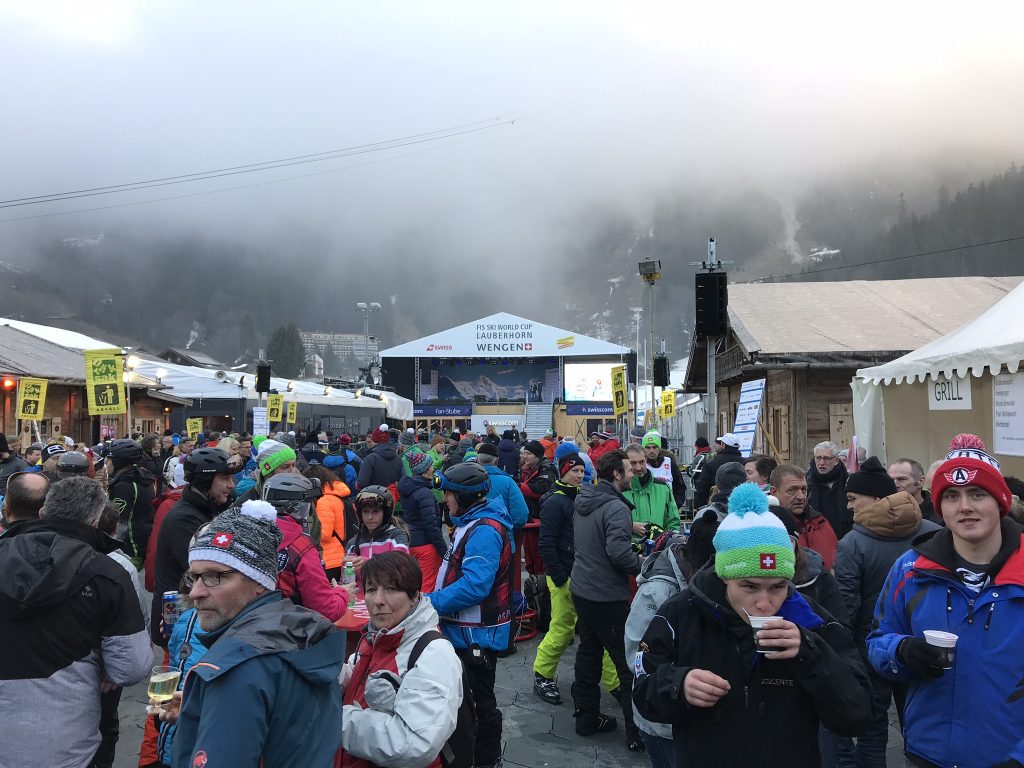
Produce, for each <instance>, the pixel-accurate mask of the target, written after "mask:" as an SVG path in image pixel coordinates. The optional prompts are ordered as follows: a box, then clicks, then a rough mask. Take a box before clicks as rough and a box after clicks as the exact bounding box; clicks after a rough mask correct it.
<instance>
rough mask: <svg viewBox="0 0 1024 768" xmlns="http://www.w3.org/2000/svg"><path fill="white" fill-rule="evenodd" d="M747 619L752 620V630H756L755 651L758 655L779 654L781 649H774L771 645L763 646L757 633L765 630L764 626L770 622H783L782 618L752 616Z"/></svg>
mask: <svg viewBox="0 0 1024 768" xmlns="http://www.w3.org/2000/svg"><path fill="white" fill-rule="evenodd" d="M747 618H748V619H749V620H750V628H751V629H752V630H754V650H755V651H757V652H758V653H778V652H779V651H780V650H781V649H780V648H776V647H773V646H771V645H761V643H760V641H759V640H758V639H757V631H758V630H759V629H764V625H765V624H767V623H768V622H769V621H782V617H781V616H750V615H748V616H747Z"/></svg>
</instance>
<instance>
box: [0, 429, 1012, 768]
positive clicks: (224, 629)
mask: <svg viewBox="0 0 1024 768" xmlns="http://www.w3.org/2000/svg"><path fill="white" fill-rule="evenodd" d="M20 448H21V446H20V445H19V443H18V441H17V440H15V439H12V438H6V437H5V436H3V435H0V496H2V497H3V502H2V512H3V516H2V521H0V526H2V528H3V532H2V534H0V573H3V574H4V578H3V579H0V636H3V637H4V638H5V641H6V642H7V648H8V653H5V654H2V655H0V670H2V672H0V719H2V721H3V722H4V723H5V724H9V726H10V727H9V728H8V735H7V736H6V737H5V738H4V739H0V765H30V764H31V765H35V764H39V765H53V766H74V767H75V768H85V767H86V766H88V767H89V768H93V767H94V766H95V767H96V768H102V767H104V766H110V765H112V763H113V758H114V755H115V749H117V748H118V747H119V744H120V747H121V748H129V749H133V750H134V749H136V748H137V749H138V751H139V765H140V766H142V767H143V768H147V767H148V768H161V767H162V766H168V767H172V768H185V767H187V766H200V767H201V766H204V765H231V766H257V765H262V766H266V767H267V768H270V767H271V766H329V765H334V766H359V767H360V768H363V767H367V768H369V767H371V766H412V767H414V768H415V767H418V766H423V767H426V766H445V767H446V768H450V767H451V766H459V767H460V768H461V766H466V767H467V768H468V766H477V767H478V768H489V767H490V766H497V765H500V764H501V763H502V759H503V758H502V749H503V746H502V745H503V715H502V711H501V709H500V708H499V706H498V704H497V698H496V694H495V681H496V671H497V669H498V666H499V665H500V664H501V663H502V659H503V658H504V657H506V656H508V655H509V654H510V653H514V652H515V651H516V648H515V644H516V641H517V639H518V637H517V634H518V633H519V632H520V631H521V629H522V626H523V614H524V611H526V610H527V609H529V610H531V611H533V621H534V622H535V623H536V624H537V625H540V626H541V627H542V628H543V629H544V636H543V638H542V640H541V642H540V643H539V645H538V646H537V649H536V655H535V657H534V658H533V661H532V668H533V673H534V679H533V691H534V694H535V695H536V696H537V697H538V699H539V700H540V701H541V702H543V703H545V704H547V705H551V706H558V705H560V704H562V703H563V689H561V688H560V687H559V684H558V680H559V675H558V670H559V666H560V660H561V658H562V656H563V655H564V653H565V652H566V650H567V649H568V647H569V645H570V644H571V643H573V642H574V641H576V642H577V645H576V652H575V663H574V666H573V669H572V670H571V672H569V671H567V670H564V669H563V675H562V677H563V678H566V679H570V680H571V685H570V687H569V696H570V698H571V700H572V709H573V722H574V726H575V730H576V732H577V734H578V735H580V736H581V737H591V736H594V735H596V734H602V733H608V732H611V731H615V730H617V729H618V720H619V718H620V717H621V719H622V730H623V732H624V735H625V746H626V749H628V750H629V751H632V752H636V753H645V754H646V757H647V759H648V760H649V762H650V763H651V765H652V767H653V768H670V767H671V766H691V765H708V764H711V763H713V762H717V763H720V764H722V765H728V766H753V765H760V764H761V763H762V762H764V760H765V759H766V758H767V759H770V758H771V757H774V756H778V757H781V758H782V759H784V760H785V761H786V763H787V764H789V765H793V766H797V767H802V766H819V765H820V766H825V767H826V768H831V767H836V768H847V767H849V766H857V767H858V768H860V767H866V766H884V765H885V759H886V750H887V746H888V745H887V739H888V733H889V711H890V709H891V708H892V707H893V706H895V710H896V712H897V714H898V717H899V721H900V724H901V728H902V730H903V734H904V749H905V752H906V757H907V760H908V761H909V762H910V764H912V765H915V766H928V767H931V766H942V767H946V766H985V767H986V768H990V767H992V766H996V767H998V768H1008V767H1010V766H1015V765H1016V766H1022V765H1024V737H1022V736H1021V734H1022V733H1024V678H1022V677H1021V675H1022V671H1021V666H1020V663H1019V658H1020V654H1019V653H1018V652H1017V648H1016V644H1015V640H1016V638H1017V637H1018V635H1017V634H1016V633H1017V630H1018V629H1019V628H1020V627H1022V626H1024V552H1022V542H1024V528H1022V527H1021V525H1020V521H1021V520H1022V519H1024V505H1022V504H1021V501H1020V499H1021V498H1022V497H1024V483H1021V481H1019V480H1016V479H1015V478H1012V477H1004V476H1003V474H1002V473H1001V471H1000V466H999V463H998V462H997V461H996V460H995V459H994V458H992V456H991V455H989V454H988V453H987V452H986V449H985V446H984V444H983V443H982V442H981V441H980V439H978V438H977V437H975V436H973V435H958V436H956V437H955V438H954V439H953V440H952V442H951V444H950V449H949V452H948V454H947V455H946V456H945V457H943V458H940V459H938V460H937V461H935V462H933V463H932V464H931V466H930V467H929V468H928V469H927V470H925V469H924V466H923V463H922V462H920V461H918V460H915V459H913V458H899V459H897V460H896V461H893V462H891V463H890V464H889V465H888V467H887V466H885V465H884V464H883V463H882V462H880V461H879V460H878V459H877V458H876V457H867V456H863V455H858V453H857V452H856V451H854V452H853V454H852V455H845V456H844V455H842V454H841V452H840V451H839V450H838V448H837V446H835V445H833V444H831V443H829V442H823V443H821V444H819V445H817V446H815V448H814V455H813V457H812V458H811V460H810V462H809V466H806V467H802V466H798V465H795V464H790V463H779V462H778V461H777V460H776V459H774V458H771V457H768V456H758V455H753V456H743V454H742V452H741V450H740V441H739V439H738V438H737V437H736V436H735V435H732V434H724V435H721V436H719V437H718V438H717V439H716V440H715V441H714V444H713V445H711V444H709V443H708V441H707V440H704V439H698V441H697V443H696V445H695V446H694V449H695V458H694V460H693V461H691V462H690V463H689V465H688V466H687V465H683V464H681V462H679V461H678V459H677V457H676V456H675V455H674V454H673V453H672V452H671V451H669V450H667V444H666V442H665V441H664V439H663V438H662V436H661V435H659V434H658V433H657V432H646V431H644V430H642V429H637V430H633V431H632V432H631V433H630V434H629V435H628V442H627V444H626V446H625V447H623V446H622V445H620V442H619V440H618V439H617V438H616V437H615V436H613V435H611V434H609V433H603V432H595V433H594V434H592V435H591V436H590V440H589V445H587V446H585V447H584V446H582V445H579V444H577V443H576V441H575V440H574V439H572V438H571V437H563V438H559V437H558V436H557V435H555V433H554V431H553V430H549V431H548V433H547V434H545V435H543V436H542V437H541V438H540V439H537V440H533V439H529V438H528V437H527V436H526V435H523V434H521V433H518V432H516V431H514V430H508V431H506V432H504V433H503V434H501V435H498V434H497V433H496V431H495V430H494V428H493V427H490V428H489V429H488V430H487V432H486V433H485V434H480V435H478V434H475V433H473V432H470V431H467V432H466V433H465V434H462V433H454V434H447V435H446V434H439V433H432V432H428V431H426V430H419V431H416V430H414V429H406V430H399V429H393V428H389V426H388V425H387V424H381V425H379V426H378V427H377V428H376V429H374V430H372V431H371V432H369V433H368V434H367V435H365V436H364V437H361V438H360V439H353V438H352V437H351V436H349V435H347V434H343V435H335V434H331V433H327V432H317V431H315V430H310V431H308V432H303V431H301V430H300V431H299V432H298V433H293V432H285V431H282V432H277V433H275V434H274V435H273V436H262V435H261V436H256V437H251V436H249V435H246V434H230V435H221V434H217V433H210V434H205V435H199V436H197V437H192V438H189V437H182V436H178V435H174V434H166V435H144V436H143V435H137V436H132V437H131V438H124V439H118V440H111V441H108V442H106V443H105V444H101V445H99V446H92V447H87V446H84V445H80V444H75V443H74V442H73V441H70V440H65V439H59V440H53V441H50V442H49V443H46V444H33V445H30V446H28V447H27V448H26V449H25V450H24V451H21V450H20ZM523 565H524V566H525V570H526V574H527V579H528V584H529V585H530V589H526V588H525V585H524V586H523V587H521V586H520V577H521V570H520V569H521V567H522V566H523ZM523 592H528V593H529V600H527V598H526V597H525V596H524V595H523V594H522V593H523ZM357 610H363V611H365V614H360V615H364V616H365V617H366V618H364V619H358V618H357V616H356V611H357ZM345 628H348V629H350V630H351V629H353V628H358V629H359V630H360V631H359V632H358V634H357V635H353V637H354V638H357V639H355V640H354V641H353V642H351V643H349V644H348V646H349V647H347V648H346V633H345ZM154 644H155V646H157V648H158V649H159V650H158V652H157V655H156V656H154V652H153V645H154ZM562 666H563V667H564V666H565V665H562ZM154 667H158V668H159V669H154ZM158 672H161V673H167V672H170V673H172V674H176V675H177V679H178V683H177V690H176V691H174V692H173V693H172V694H171V695H170V698H169V700H167V697H166V696H164V697H163V698H162V699H161V700H159V701H158V700H155V699H154V701H153V706H152V710H151V713H150V715H151V716H148V717H147V718H146V720H145V724H146V729H145V735H144V738H143V741H142V744H141V745H136V744H129V745H125V744H124V738H122V737H121V736H120V731H119V724H118V704H119V700H120V696H121V691H122V689H123V687H124V686H127V685H132V684H135V683H137V682H140V681H142V680H144V679H145V678H146V677H147V675H155V674H157V673H158ZM602 686H603V687H604V689H605V690H606V691H607V692H608V694H609V695H610V696H611V697H612V700H613V701H614V702H615V703H616V710H618V711H616V712H614V713H610V712H606V711H603V710H602V707H601V698H602V693H601V688H602ZM26 754H31V755H32V759H31V760H28V761H27V762H26V759H25V755H26Z"/></svg>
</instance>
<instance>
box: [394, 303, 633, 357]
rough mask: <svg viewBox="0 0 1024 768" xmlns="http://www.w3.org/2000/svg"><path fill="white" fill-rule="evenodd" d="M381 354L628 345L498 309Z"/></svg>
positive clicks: (527, 353)
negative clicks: (488, 315)
mask: <svg viewBox="0 0 1024 768" xmlns="http://www.w3.org/2000/svg"><path fill="white" fill-rule="evenodd" d="M379 354H380V356H381V357H439V358H452V357H510V356H511V357H548V356H551V357H576V356H583V355H594V356H597V355H607V356H609V357H613V356H623V355H628V354H629V347H623V346H620V345H618V344H612V343H611V342H608V341H602V340H601V339H595V338H592V337H590V336H584V335H583V334H582V333H576V332H575V331H568V330H566V329H564V328H556V327H555V326H553V325H545V324H544V323H535V322H534V321H533V320H528V319H526V318H524V317H519V316H518V315H511V314H509V313H508V312H498V313H497V314H494V315H491V316H490V317H482V318H480V319H479V320H474V321H473V322H471V323H464V324H463V325H458V326H456V327H455V328H449V329H448V330H446V331H440V332H439V333H434V334H431V335H430V336H424V337H423V338H422V339H416V340H415V341H409V342H406V343H405V344H399V345H398V346H397V347H391V348H390V349H384V350H381V351H380V353H379Z"/></svg>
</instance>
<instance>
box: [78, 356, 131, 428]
mask: <svg viewBox="0 0 1024 768" xmlns="http://www.w3.org/2000/svg"><path fill="white" fill-rule="evenodd" d="M82 354H83V355H84V356H85V391H86V394H87V395H88V399H89V415H90V416H98V415H105V416H113V415H115V414H118V413H124V412H125V396H124V361H123V359H122V356H121V350H119V349H87V350H85V351H84V352H83V353H82Z"/></svg>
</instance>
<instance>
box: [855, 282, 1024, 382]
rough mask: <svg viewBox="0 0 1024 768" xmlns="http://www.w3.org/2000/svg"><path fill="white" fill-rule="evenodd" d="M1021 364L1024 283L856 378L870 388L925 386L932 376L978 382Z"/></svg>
mask: <svg viewBox="0 0 1024 768" xmlns="http://www.w3.org/2000/svg"><path fill="white" fill-rule="evenodd" d="M1022 360H1024V283H1021V284H1020V285H1018V286H1017V287H1016V288H1014V289H1013V290H1012V291H1010V292H1009V293H1008V294H1006V296H1004V297H1003V298H1002V299H1001V300H999V301H998V302H996V303H995V304H993V305H992V306H991V307H989V309H987V310H986V311H985V312H983V313H982V314H981V315H979V316H978V317H977V318H975V319H974V320H972V321H971V322H969V323H966V324H965V325H962V326H961V327H959V328H957V329H956V330H955V331H953V332H952V333H948V334H946V335H945V336H942V337H940V338H938V339H936V340H935V341H933V342H931V343H930V344H925V345H924V346H923V347H921V348H919V349H916V350H914V351H913V352H910V353H909V354H906V355H904V356H903V357H899V358H897V359H895V360H893V361H891V362H888V363H885V364H883V365H876V366H874V367H873V368H862V369H861V370H859V371H857V377H858V378H861V379H866V380H868V381H870V382H871V383H873V384H879V383H885V384H889V383H892V382H895V383H897V384H900V383H903V382H904V381H910V382H914V381H918V380H920V381H924V380H925V379H926V378H927V377H929V376H931V377H932V379H933V380H934V379H937V378H938V377H939V376H945V377H946V378H952V377H953V376H959V377H960V378H964V377H966V376H967V375H968V374H971V375H973V376H974V377H976V378H978V377H980V376H982V375H983V374H984V373H985V369H986V368H987V369H988V370H989V371H990V372H991V373H992V374H993V375H995V374H997V373H999V372H1000V370H1001V368H1002V366H1004V365H1005V366H1006V367H1007V369H1008V370H1009V372H1010V373H1016V372H1017V369H1018V367H1019V366H1020V363H1021V361H1022Z"/></svg>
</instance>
